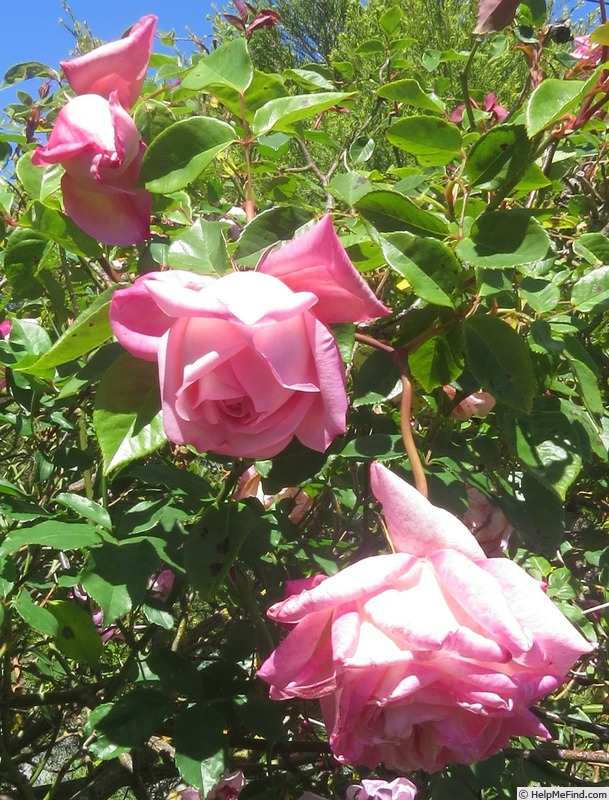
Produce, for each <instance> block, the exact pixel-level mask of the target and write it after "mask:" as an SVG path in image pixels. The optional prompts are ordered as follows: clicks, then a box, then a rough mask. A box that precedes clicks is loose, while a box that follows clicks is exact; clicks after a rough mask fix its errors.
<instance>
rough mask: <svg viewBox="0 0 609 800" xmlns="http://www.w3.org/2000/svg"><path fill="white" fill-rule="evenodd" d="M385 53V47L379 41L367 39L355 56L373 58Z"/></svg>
mask: <svg viewBox="0 0 609 800" xmlns="http://www.w3.org/2000/svg"><path fill="white" fill-rule="evenodd" d="M383 52H385V45H384V44H383V43H382V42H381V40H380V39H367V40H366V41H365V42H362V43H361V44H360V45H359V47H358V48H357V49H356V51H355V55H356V56H374V55H377V54H378V53H383Z"/></svg>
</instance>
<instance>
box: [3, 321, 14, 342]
mask: <svg viewBox="0 0 609 800" xmlns="http://www.w3.org/2000/svg"><path fill="white" fill-rule="evenodd" d="M12 327H13V323H12V322H11V321H10V319H5V320H3V321H2V322H0V336H2V338H3V339H8V335H9V333H10V332H11V328H12Z"/></svg>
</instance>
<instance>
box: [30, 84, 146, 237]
mask: <svg viewBox="0 0 609 800" xmlns="http://www.w3.org/2000/svg"><path fill="white" fill-rule="evenodd" d="M145 149H146V145H145V144H144V143H143V142H140V138H139V134H138V131H137V128H136V127H135V123H134V122H133V120H132V119H131V117H130V116H129V114H127V112H126V111H125V109H124V108H123V107H122V105H121V103H120V101H119V97H118V93H117V92H112V93H111V94H110V98H109V99H108V100H106V99H104V98H103V97H100V96H99V95H97V94H83V95H81V96H79V97H75V98H73V99H72V100H70V101H69V102H68V103H67V104H66V105H65V106H64V107H63V108H62V109H61V110H60V112H59V115H58V116H57V122H56V123H55V126H54V127H53V130H52V132H51V135H50V137H49V141H48V144H47V145H46V146H45V147H39V148H38V149H37V150H35V151H34V153H33V154H32V164H34V165H35V166H38V167H48V166H50V165H51V164H61V165H62V166H63V167H64V169H65V175H64V176H63V177H62V179H61V190H62V194H63V201H64V206H65V210H66V214H68V216H70V217H71V218H72V220H73V221H74V222H75V223H76V224H77V225H78V226H79V228H82V229H83V230H84V231H85V232H86V233H88V234H89V235H90V236H93V237H95V238H96V239H99V240H100V241H101V242H103V243H104V244H110V245H129V244H134V243H135V242H138V241H141V240H143V239H147V238H148V236H149V224H150V214H151V211H152V195H150V193H149V192H147V191H145V190H144V189H137V188H136V181H137V179H138V176H139V172H140V165H141V161H142V157H143V155H144V150H145Z"/></svg>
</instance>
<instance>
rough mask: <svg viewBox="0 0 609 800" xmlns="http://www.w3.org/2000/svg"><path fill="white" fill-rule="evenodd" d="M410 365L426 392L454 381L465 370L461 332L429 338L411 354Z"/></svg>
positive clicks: (414, 375)
mask: <svg viewBox="0 0 609 800" xmlns="http://www.w3.org/2000/svg"><path fill="white" fill-rule="evenodd" d="M408 365H409V367H410V370H411V372H412V375H413V377H414V378H416V380H417V381H419V383H420V384H421V385H422V386H423V388H424V389H425V391H426V392H431V391H432V390H433V389H437V388H438V386H444V385H445V384H447V383H450V382H451V381H454V380H455V379H456V378H458V377H459V375H460V374H461V373H462V372H463V340H462V336H461V332H460V331H453V332H452V333H451V334H449V335H447V336H432V337H431V338H430V339H427V340H426V341H425V342H423V344H422V345H421V346H420V347H417V349H416V350H415V351H414V353H411V354H410V356H409V358H408Z"/></svg>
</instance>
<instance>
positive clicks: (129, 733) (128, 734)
mask: <svg viewBox="0 0 609 800" xmlns="http://www.w3.org/2000/svg"><path fill="white" fill-rule="evenodd" d="M170 709H171V700H170V699H169V697H167V696H166V695H165V694H163V693H162V692H159V691H157V690H156V689H133V690H132V691H131V692H129V693H128V694H125V695H123V696H122V697H121V698H120V699H119V700H117V702H116V703H104V704H103V705H101V706H98V707H97V708H96V709H94V710H93V711H92V712H91V714H90V715H89V719H88V720H87V723H86V725H85V728H84V730H85V736H87V737H89V736H91V735H92V734H93V733H95V739H94V741H93V742H91V744H90V745H89V749H90V750H91V752H92V753H93V755H95V756H97V757H98V758H101V759H102V760H103V761H108V760H109V759H112V758H116V756H118V755H120V754H121V753H128V752H129V751H130V750H133V749H134V748H135V747H139V746H140V745H141V744H143V743H144V742H145V741H147V740H148V739H149V738H150V737H151V736H152V734H154V733H156V731H157V730H158V728H159V727H160V725H161V724H162V723H163V720H164V719H165V717H166V716H167V715H168V713H169V711H170Z"/></svg>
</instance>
